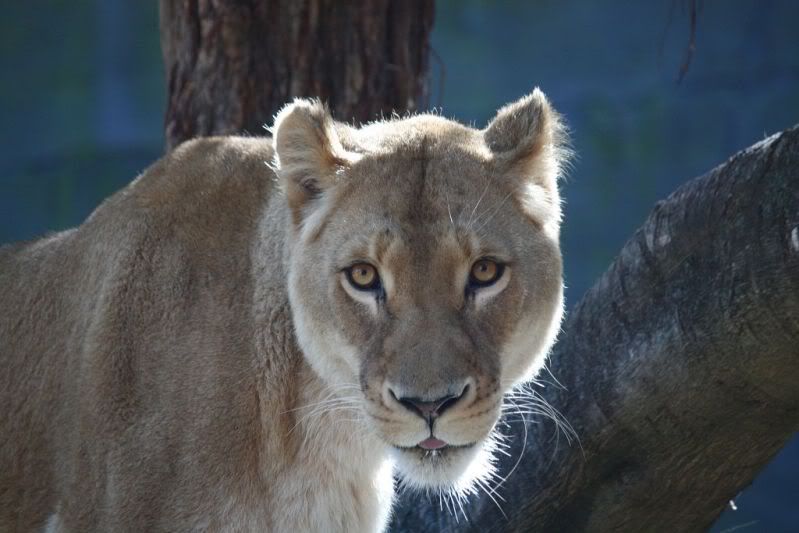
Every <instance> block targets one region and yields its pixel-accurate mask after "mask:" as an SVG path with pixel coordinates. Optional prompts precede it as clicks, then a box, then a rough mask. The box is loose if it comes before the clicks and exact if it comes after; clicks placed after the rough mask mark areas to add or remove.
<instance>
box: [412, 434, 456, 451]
mask: <svg viewBox="0 0 799 533" xmlns="http://www.w3.org/2000/svg"><path fill="white" fill-rule="evenodd" d="M417 446H418V447H419V448H421V449H423V450H440V449H441V448H446V447H447V446H449V444H447V443H446V442H444V441H443V440H440V439H437V438H435V437H430V438H427V439H425V440H423V441H422V442H420V443H419V444H417Z"/></svg>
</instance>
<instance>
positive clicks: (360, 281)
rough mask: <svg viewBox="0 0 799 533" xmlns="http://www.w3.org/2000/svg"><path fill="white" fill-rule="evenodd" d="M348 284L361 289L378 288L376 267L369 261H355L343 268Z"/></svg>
mask: <svg viewBox="0 0 799 533" xmlns="http://www.w3.org/2000/svg"><path fill="white" fill-rule="evenodd" d="M345 272H346V274H347V280H348V281H349V282H350V284H351V285H352V286H353V287H355V288H356V289H358V290H361V291H373V290H376V289H378V288H380V276H378V275H377V269H376V268H375V267H373V266H372V265H370V264H369V263H355V264H354V265H352V266H351V267H349V268H348V269H346V270H345Z"/></svg>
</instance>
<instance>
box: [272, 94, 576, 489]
mask: <svg viewBox="0 0 799 533" xmlns="http://www.w3.org/2000/svg"><path fill="white" fill-rule="evenodd" d="M558 128H559V125H558V123H557V120H556V116H555V114H554V112H552V111H551V110H550V109H549V106H548V104H547V102H546V100H545V99H544V97H543V95H542V94H541V93H540V92H538V91H536V92H535V93H533V94H532V95H531V96H528V97H527V98H525V99H523V100H521V101H520V102H518V103H516V104H514V105H513V106H509V107H507V108H504V109H503V110H501V111H500V112H499V115H498V116H497V118H496V119H495V120H494V121H493V122H492V123H491V125H489V127H488V128H487V129H486V130H484V131H476V130H473V129H470V128H466V127H464V126H461V125H459V124H457V123H454V122H450V121H447V120H444V119H442V118H440V117H435V116H425V115H423V116H417V117H413V118H409V119H405V120H395V121H389V122H384V123H378V124H373V125H370V126H367V127H365V128H362V129H360V130H354V129H350V128H348V127H346V126H342V125H339V124H336V123H333V122H332V120H331V119H330V117H329V115H328V113H327V111H326V110H325V109H324V108H323V107H322V106H320V105H319V104H317V103H308V102H303V101H300V102H295V103H294V104H292V105H291V106H289V107H288V108H286V109H285V110H284V111H282V112H281V114H280V115H279V116H278V120H277V122H276V128H275V144H276V151H277V161H276V165H275V166H276V168H277V169H278V174H279V175H280V176H281V178H282V179H283V180H284V186H285V191H286V196H287V199H288V202H289V204H290V206H291V209H292V214H293V224H294V226H293V228H292V229H291V234H292V236H291V237H290V241H291V245H290V247H291V250H290V254H289V257H290V259H289V262H290V265H289V279H288V284H289V295H290V300H291V306H292V312H293V318H294V323H295V327H296V334H297V338H298V341H299V343H300V346H301V348H302V349H303V352H304V354H305V357H306V358H307V359H308V361H309V362H310V364H311V366H312V367H313V368H314V370H315V371H316V372H317V373H318V374H319V375H320V376H321V377H322V379H323V380H325V381H326V382H327V383H328V384H329V385H330V387H331V388H332V389H333V390H340V391H341V392H342V394H344V395H347V396H351V395H352V391H357V398H358V399H359V403H360V408H361V411H362V415H363V420H364V424H363V426H364V431H369V432H371V433H373V434H376V435H377V436H379V438H380V439H381V441H382V442H384V443H385V444H386V445H387V447H388V448H389V449H390V450H391V451H392V454H393V455H394V458H395V462H396V464H397V466H398V468H399V471H400V472H401V474H402V475H403V476H404V477H405V479H406V481H407V482H408V483H410V484H412V485H418V486H426V487H430V486H433V487H439V488H440V487H453V486H454V487H457V486H459V485H464V484H468V483H469V481H470V479H471V478H472V477H474V476H479V475H480V474H481V473H484V472H485V470H486V468H487V463H488V462H489V461H490V454H489V453H488V452H489V450H488V448H489V447H488V446H487V443H488V442H489V435H490V434H491V431H492V429H493V428H494V425H495V424H496V422H497V420H498V418H499V416H500V411H501V405H502V398H503V394H504V393H505V392H507V391H508V390H509V389H510V388H511V387H513V386H514V385H515V384H517V383H519V382H521V381H523V380H525V379H526V378H529V377H532V376H533V375H534V374H535V372H537V371H538V369H539V368H540V367H541V365H542V364H543V361H544V358H545V356H546V353H547V351H548V349H549V347H550V345H551V343H552V341H553V339H554V336H555V333H556V331H557V328H558V326H559V323H560V316H561V307H562V267H561V256H560V249H559V246H558V223H559V217H560V214H559V200H558V197H557V189H556V186H555V178H556V173H557V168H558V161H557V156H558V149H559V146H558V144H557V138H558V135H557V134H558V131H559V130H558ZM470 466H471V468H470Z"/></svg>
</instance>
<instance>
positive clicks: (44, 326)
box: [0, 90, 563, 532]
mask: <svg viewBox="0 0 799 533" xmlns="http://www.w3.org/2000/svg"><path fill="white" fill-rule="evenodd" d="M272 132H273V135H274V138H273V139H269V138H237V137H229V138H207V139H198V140H195V141H191V142H187V143H185V144H183V145H182V146H180V147H178V148H177V149H175V150H174V151H173V152H172V153H170V154H168V155H167V156H165V157H164V158H163V159H161V160H160V161H158V162H157V163H155V164H154V165H153V166H152V167H150V168H149V169H148V170H147V171H146V172H145V173H144V174H143V175H141V176H140V177H138V178H137V179H136V180H135V181H134V182H132V183H131V184H130V185H129V186H128V187H126V188H125V189H123V190H122V191H120V192H119V193H117V194H115V195H114V196H112V197H110V198H109V199H108V200H106V201H105V202H103V204H102V205H100V207H98V208H97V210H96V211H95V212H94V213H93V214H92V215H91V216H90V217H89V218H88V219H87V220H86V221H85V222H84V223H83V224H82V225H81V226H80V227H78V228H76V229H72V230H68V231H65V232H62V233H58V234H55V235H52V236H49V237H45V238H43V239H41V240H38V241H35V242H32V243H26V244H20V245H12V246H9V247H5V248H3V249H2V251H0V301H1V302H2V310H1V314H0V361H1V362H2V372H1V373H0V530H2V531H29V530H34V529H40V530H41V529H44V530H45V531H48V532H54V531H196V530H213V531H219V530H227V531H250V530H252V531H287V532H293V531H322V530H323V531H376V530H380V529H382V528H383V527H385V524H386V522H387V519H388V516H389V513H390V508H391V501H392V496H393V474H394V471H395V470H396V473H397V474H398V475H399V476H401V477H402V478H403V479H404V480H405V482H406V483H407V484H409V485H412V486H417V487H432V488H436V489H439V488H443V489H446V490H450V489H454V490H458V489H463V488H464V487H468V486H469V484H470V483H472V482H473V481H474V480H475V479H479V478H480V477H481V476H486V475H489V474H490V462H491V459H490V448H491V445H490V440H491V439H490V437H489V436H490V434H491V432H492V429H493V427H494V425H495V424H496V422H497V419H498V417H499V414H500V409H501V403H502V398H503V394H504V393H505V392H507V391H508V390H509V389H510V388H512V387H513V386H514V385H516V384H519V383H520V382H522V381H523V380H526V379H528V378H530V377H531V376H533V375H534V374H535V373H536V372H537V371H538V370H539V369H540V368H541V366H542V364H543V362H544V358H545V355H546V353H547V351H548V349H549V347H550V345H551V343H552V342H553V339H554V337H555V334H556V331H557V330H558V327H559V324H560V318H561V308H562V278H561V255H560V250H559V246H558V232H559V223H560V205H559V196H558V191H557V185H556V179H557V176H558V173H559V167H560V162H561V155H562V153H563V149H562V137H563V135H562V126H561V124H560V122H559V119H558V116H557V114H556V113H555V112H554V111H553V110H552V109H551V107H550V105H549V104H548V102H547V100H546V98H545V97H544V95H543V94H542V93H541V92H540V91H538V90H535V91H534V92H533V93H532V94H530V95H528V96H526V97H525V98H523V99H521V100H519V101H518V102H516V103H514V104H511V105H509V106H506V107H504V108H502V109H501V110H500V111H499V112H498V114H497V116H496V118H494V119H493V120H492V121H491V123H490V124H489V125H488V127H487V128H485V129H484V130H475V129H472V128H468V127H465V126H463V125H461V124H458V123H456V122H452V121H450V120H446V119H444V118H442V117H440V116H434V115H426V114H425V115H418V116H412V117H408V118H402V119H399V118H396V119H392V120H388V121H383V122H376V123H373V124H369V125H366V126H363V127H361V128H354V127H351V126H348V125H346V124H341V123H338V122H334V121H333V120H332V118H331V116H330V114H329V113H328V111H327V110H326V108H325V107H324V106H323V105H321V104H320V103H319V102H318V101H313V100H296V101H295V102H294V103H292V104H289V105H287V106H286V107H285V108H284V109H283V110H282V111H281V112H280V113H279V114H278V115H277V117H276V119H275V125H274V128H273V130H272Z"/></svg>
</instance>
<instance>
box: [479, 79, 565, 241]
mask: <svg viewBox="0 0 799 533" xmlns="http://www.w3.org/2000/svg"><path fill="white" fill-rule="evenodd" d="M483 138H484V140H485V143H486V145H487V146H488V148H489V150H490V151H491V155H492V159H493V161H494V163H495V165H496V167H497V169H498V171H499V173H501V174H503V175H506V176H508V179H514V180H516V183H515V185H516V186H517V187H518V189H517V190H518V191H519V195H520V196H519V198H520V200H521V202H522V205H523V207H524V208H525V209H526V211H527V212H528V214H529V215H530V216H531V217H532V218H533V219H534V220H536V221H538V222H540V223H541V224H543V225H547V224H550V225H552V224H554V225H555V226H557V225H558V223H559V222H560V196H559V194H558V185H557V181H558V177H559V175H560V173H561V169H562V167H563V165H564V164H565V162H566V159H567V156H568V153H569V151H568V150H567V149H566V133H565V127H564V125H563V123H562V122H561V120H560V116H559V115H558V113H557V112H556V111H555V110H554V109H552V106H551V105H550V104H549V101H548V100H547V98H546V96H544V93H543V92H541V91H540V90H539V89H538V88H536V89H535V90H533V92H532V93H531V94H529V95H527V96H525V97H524V98H522V99H520V100H518V101H517V102H514V103H512V104H508V105H506V106H505V107H503V108H502V109H500V110H499V111H498V112H497V116H496V117H494V119H493V120H492V121H491V123H490V124H489V125H488V126H487V127H486V129H485V130H483Z"/></svg>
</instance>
